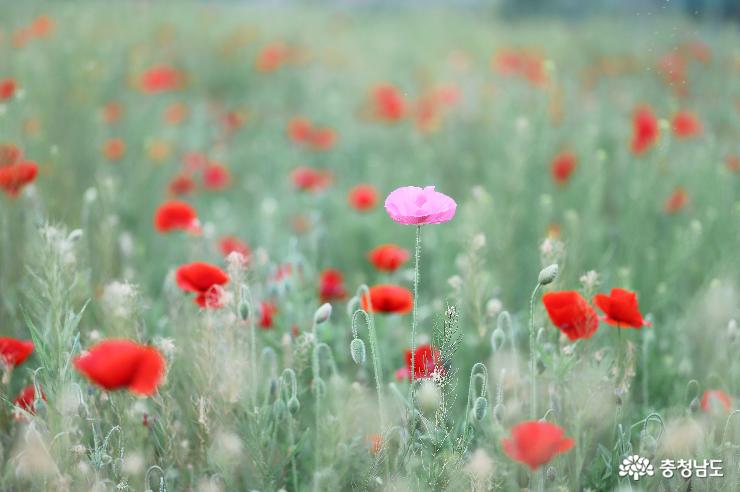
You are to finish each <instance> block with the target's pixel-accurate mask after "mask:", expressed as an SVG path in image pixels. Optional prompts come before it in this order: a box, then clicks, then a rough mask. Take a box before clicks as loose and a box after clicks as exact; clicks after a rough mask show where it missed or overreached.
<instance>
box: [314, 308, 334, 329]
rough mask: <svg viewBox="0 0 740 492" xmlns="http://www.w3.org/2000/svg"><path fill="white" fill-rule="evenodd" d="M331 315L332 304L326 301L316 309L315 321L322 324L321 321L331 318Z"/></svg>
mask: <svg viewBox="0 0 740 492" xmlns="http://www.w3.org/2000/svg"><path fill="white" fill-rule="evenodd" d="M330 316H331V304H329V303H328V302H325V303H324V304H322V305H321V306H319V308H318V309H317V310H316V313H314V315H313V322H314V323H316V324H317V325H320V324H321V323H324V322H326V320H328V319H329V317H330Z"/></svg>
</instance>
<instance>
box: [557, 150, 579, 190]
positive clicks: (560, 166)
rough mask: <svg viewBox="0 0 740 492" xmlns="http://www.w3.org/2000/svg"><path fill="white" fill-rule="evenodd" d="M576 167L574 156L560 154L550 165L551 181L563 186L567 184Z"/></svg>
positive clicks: (566, 153)
mask: <svg viewBox="0 0 740 492" xmlns="http://www.w3.org/2000/svg"><path fill="white" fill-rule="evenodd" d="M576 165H577V161H576V156H575V155H574V154H573V153H572V152H568V151H565V152H561V153H559V154H558V155H556V156H555V158H554V159H553V160H552V163H551V164H550V173H551V174H552V180H553V181H555V182H556V183H557V184H560V185H563V184H565V183H567V182H568V180H569V179H570V176H571V174H573V171H575V169H576Z"/></svg>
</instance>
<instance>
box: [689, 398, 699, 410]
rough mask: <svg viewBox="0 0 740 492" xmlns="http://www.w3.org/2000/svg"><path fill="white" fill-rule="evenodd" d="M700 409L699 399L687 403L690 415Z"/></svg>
mask: <svg viewBox="0 0 740 492" xmlns="http://www.w3.org/2000/svg"><path fill="white" fill-rule="evenodd" d="M700 407H701V403H700V402H699V398H696V397H694V399H693V400H691V403H689V411H691V413H696V412H698V411H699V408H700Z"/></svg>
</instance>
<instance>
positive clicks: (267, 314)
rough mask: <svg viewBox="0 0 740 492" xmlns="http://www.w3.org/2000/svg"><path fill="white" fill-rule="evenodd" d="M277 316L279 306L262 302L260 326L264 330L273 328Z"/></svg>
mask: <svg viewBox="0 0 740 492" xmlns="http://www.w3.org/2000/svg"><path fill="white" fill-rule="evenodd" d="M276 314H277V306H276V305H275V304H273V303H272V302H270V301H262V302H260V321H259V326H260V328H262V329H263V330H267V329H269V328H272V322H273V317H274V316H275V315H276Z"/></svg>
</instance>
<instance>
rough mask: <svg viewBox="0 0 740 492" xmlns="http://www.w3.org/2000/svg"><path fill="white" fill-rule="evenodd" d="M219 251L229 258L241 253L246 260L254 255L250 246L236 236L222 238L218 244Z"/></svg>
mask: <svg viewBox="0 0 740 492" xmlns="http://www.w3.org/2000/svg"><path fill="white" fill-rule="evenodd" d="M218 249H219V250H220V251H221V254H222V255H224V256H229V255H230V254H231V253H239V254H240V255H242V256H244V257H245V258H249V255H250V254H251V253H252V250H251V249H249V245H248V244H247V243H245V242H244V241H242V240H241V239H239V238H238V237H236V236H224V237H222V238H221V239H220V240H219V242H218Z"/></svg>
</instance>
